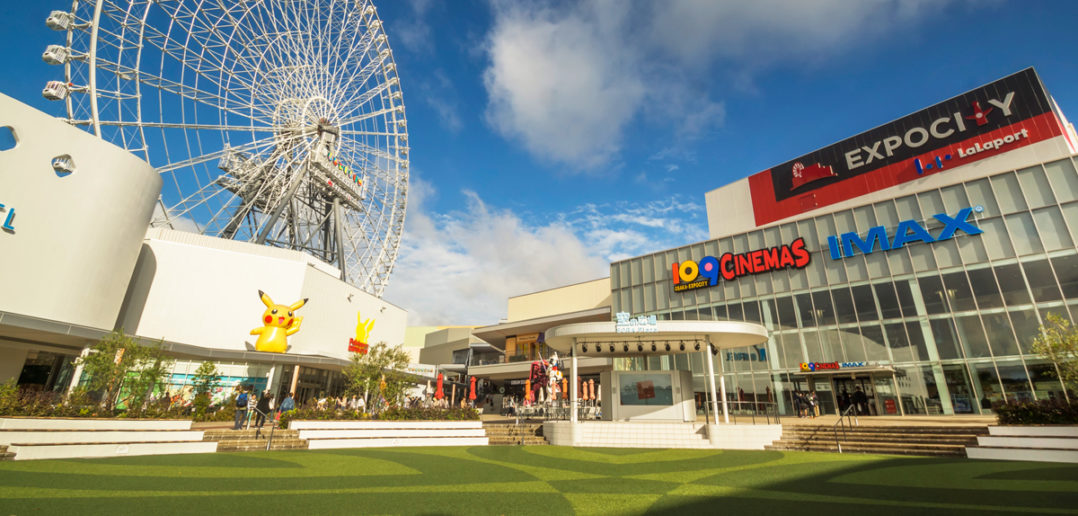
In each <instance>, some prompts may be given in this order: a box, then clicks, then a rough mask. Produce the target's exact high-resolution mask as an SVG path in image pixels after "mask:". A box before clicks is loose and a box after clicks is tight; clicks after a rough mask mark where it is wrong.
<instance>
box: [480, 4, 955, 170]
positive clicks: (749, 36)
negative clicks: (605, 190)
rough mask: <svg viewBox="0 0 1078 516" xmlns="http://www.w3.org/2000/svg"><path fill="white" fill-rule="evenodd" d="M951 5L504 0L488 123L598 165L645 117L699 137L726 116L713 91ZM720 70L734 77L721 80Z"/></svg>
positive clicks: (491, 59) (553, 156) (548, 154)
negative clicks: (514, 0) (513, 0)
mask: <svg viewBox="0 0 1078 516" xmlns="http://www.w3.org/2000/svg"><path fill="white" fill-rule="evenodd" d="M946 4H947V1H937V2H928V1H927V0H876V1H865V2H850V1H847V0H819V1H813V2H803V1H796V0H756V1H751V2H746V1H743V0H725V1H722V0H666V1H662V2H644V1H633V2H629V1H627V0H626V1H615V0H582V1H578V2H573V3H570V4H569V5H561V6H559V7H558V8H556V9H555V8H548V7H544V6H543V5H540V4H538V3H525V4H508V3H507V2H499V1H497V0H495V4H494V23H493V26H492V28H491V30H490V32H489V34H488V36H487V41H486V53H487V56H486V57H487V59H488V66H487V69H486V71H485V72H484V82H485V86H486V90H487V95H488V97H489V104H488V106H487V119H488V121H489V122H490V123H491V125H492V126H494V128H495V129H497V130H498V131H499V132H500V133H501V134H502V135H503V136H506V137H508V138H511V139H514V140H518V141H520V142H521V143H522V144H523V145H524V147H525V148H527V149H528V151H529V152H531V153H532V154H533V155H535V156H537V157H539V158H541V159H545V160H550V161H557V162H562V163H566V164H569V165H571V166H573V167H576V168H580V169H588V168H595V167H597V166H599V165H602V164H605V163H606V162H608V161H610V160H611V159H612V158H613V157H615V156H616V154H617V152H618V150H619V149H620V147H621V144H622V139H623V134H624V133H625V132H626V131H627V130H628V129H629V128H630V127H631V126H630V124H632V123H635V122H636V121H639V122H640V123H647V124H653V125H656V126H659V127H660V128H661V129H665V130H669V131H671V133H672V135H674V136H676V137H678V138H679V139H681V140H684V139H690V140H691V139H693V138H697V137H699V136H700V135H702V134H706V133H707V132H708V131H710V130H712V129H713V128H714V127H716V126H718V125H721V124H722V122H723V120H724V118H725V105H724V103H723V102H722V101H721V100H714V99H713V98H712V97H713V95H715V94H720V95H721V94H722V93H723V92H722V91H721V89H722V88H724V87H730V86H731V85H735V86H736V85H738V84H740V85H741V87H742V88H744V87H751V83H752V80H751V78H752V74H753V71H755V70H759V69H761V68H764V67H767V66H772V65H774V64H775V63H779V62H787V63H793V64H794V65H795V66H804V65H805V64H806V63H813V62H818V61H822V60H825V59H827V58H828V57H829V56H831V55H834V54H835V53H837V52H842V51H844V50H845V49H847V48H849V47H851V46H853V45H855V44H864V43H865V42H867V41H870V40H872V39H874V38H879V37H880V36H881V35H883V34H888V33H891V32H894V31H896V30H898V29H899V28H903V27H905V26H907V25H910V24H911V22H915V21H916V20H918V19H921V18H923V17H925V16H926V15H928V14H931V13H934V12H938V11H939V10H940V9H941V8H942V7H941V6H943V5H946ZM717 66H721V67H722V70H723V71H725V72H726V73H727V75H728V76H729V81H728V83H727V84H721V81H714V80H710V76H709V75H708V74H709V72H713V71H714V70H715V67H717ZM717 82H718V83H717ZM664 150H665V149H664ZM675 151H676V149H675ZM659 152H663V151H659Z"/></svg>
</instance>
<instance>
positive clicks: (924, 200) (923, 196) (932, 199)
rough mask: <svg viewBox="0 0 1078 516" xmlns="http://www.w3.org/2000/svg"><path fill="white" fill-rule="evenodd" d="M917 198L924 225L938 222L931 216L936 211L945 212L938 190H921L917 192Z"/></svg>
mask: <svg viewBox="0 0 1078 516" xmlns="http://www.w3.org/2000/svg"><path fill="white" fill-rule="evenodd" d="M917 200H918V201H919V202H920V203H921V214H922V215H924V218H925V225H926V226H927V225H928V224H939V222H938V221H937V220H936V219H934V218H932V217H931V215H935V214H937V213H946V212H947V209H946V208H944V207H943V197H942V196H941V195H940V193H939V191H938V190H929V191H927V192H921V193H919V194H917Z"/></svg>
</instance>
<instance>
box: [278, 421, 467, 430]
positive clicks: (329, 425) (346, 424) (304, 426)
mask: <svg viewBox="0 0 1078 516" xmlns="http://www.w3.org/2000/svg"><path fill="white" fill-rule="evenodd" d="M288 428H289V429H292V430H377V429H385V428H408V429H430V428H446V429H449V428H452V429H462V428H483V422H482V421H292V422H290V423H288Z"/></svg>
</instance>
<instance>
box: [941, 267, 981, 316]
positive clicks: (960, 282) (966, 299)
mask: <svg viewBox="0 0 1078 516" xmlns="http://www.w3.org/2000/svg"><path fill="white" fill-rule="evenodd" d="M943 286H944V288H946V289H947V299H948V301H950V304H951V310H954V311H955V312H963V311H966V310H976V309H977V306H976V305H975V304H974V303H973V292H971V291H970V288H969V280H967V279H966V273H965V272H961V271H959V272H952V273H949V274H944V275H943Z"/></svg>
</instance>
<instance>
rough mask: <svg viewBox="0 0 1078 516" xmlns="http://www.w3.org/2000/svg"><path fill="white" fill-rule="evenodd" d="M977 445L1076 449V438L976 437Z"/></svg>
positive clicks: (1077, 446) (1077, 444) (1077, 443)
mask: <svg viewBox="0 0 1078 516" xmlns="http://www.w3.org/2000/svg"><path fill="white" fill-rule="evenodd" d="M977 445H978V446H981V447H991V448H1048V449H1054V450H1078V438H1072V437H1005V436H988V437H978V438H977Z"/></svg>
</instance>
